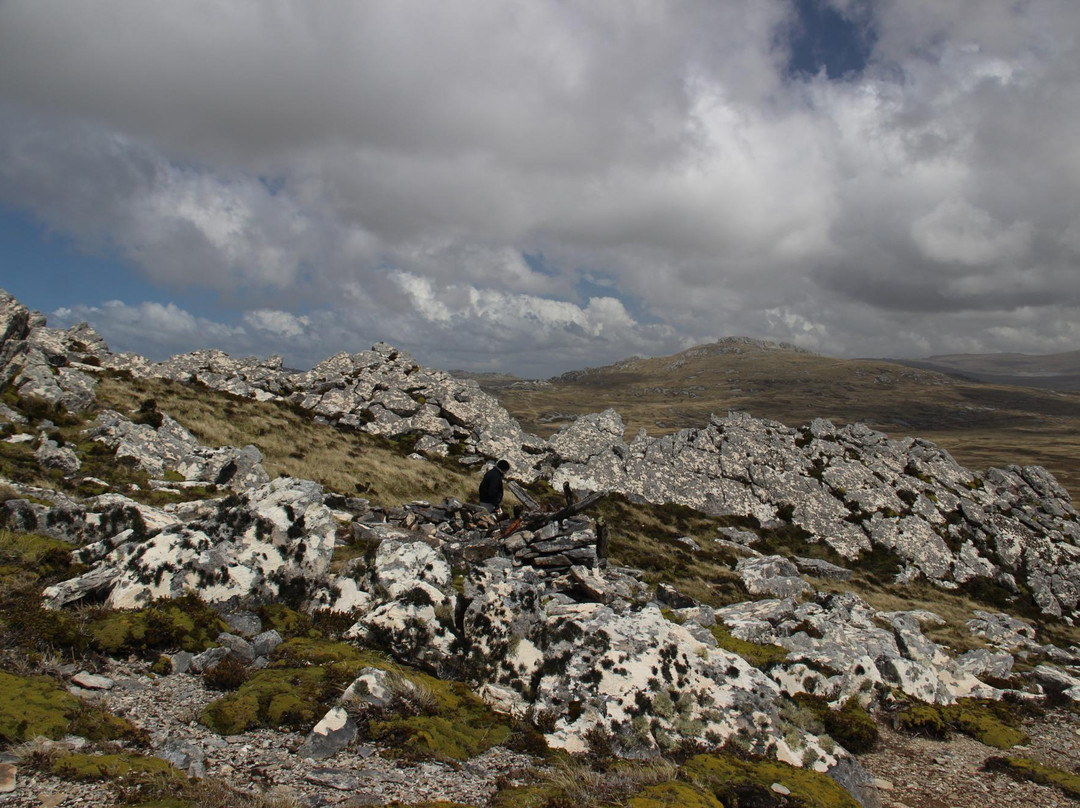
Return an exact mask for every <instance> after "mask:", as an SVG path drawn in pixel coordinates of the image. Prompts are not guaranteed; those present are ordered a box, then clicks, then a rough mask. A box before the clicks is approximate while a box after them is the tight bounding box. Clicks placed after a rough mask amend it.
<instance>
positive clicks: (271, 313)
mask: <svg viewBox="0 0 1080 808" xmlns="http://www.w3.org/2000/svg"><path fill="white" fill-rule="evenodd" d="M830 5H831V6H832V7H833V8H835V9H836V10H837V11H838V12H839V13H840V14H841V15H843V16H844V18H845V19H847V20H850V21H852V22H853V23H854V24H855V25H856V26H857V29H858V31H859V32H860V35H861V36H863V38H864V41H863V42H862V44H861V45H860V47H864V46H865V47H868V48H869V50H868V51H867V52H866V53H860V54H859V55H860V59H859V62H858V63H859V64H862V65H863V67H862V70H861V72H851V73H845V74H844V75H843V77H842V78H841V79H838V80H830V78H829V77H828V71H824V70H819V71H818V72H817V73H809V74H800V75H798V76H794V77H793V76H791V75H790V71H789V70H788V59H789V56H790V52H789V51H790V46H791V40H790V37H791V35H792V32H793V31H794V30H795V27H796V25H797V21H798V17H797V14H796V11H795V7H794V5H793V4H792V3H791V2H788V0H736V1H735V2H728V3H715V2H708V1H707V0H686V1H685V2H680V3H665V2H659V0H657V1H656V2H653V1H652V0H642V1H641V2H635V3H632V4H626V3H624V2H615V0H610V1H608V0H589V2H584V1H583V2H547V1H545V0H536V1H535V2H528V3H514V4H502V3H485V2H469V1H468V0H460V2H453V3H441V4H434V5H433V4H429V3H420V2H410V1H409V0H393V1H392V2H391V1H390V0H387V2H366V3H362V4H353V3H345V2H327V3H319V4H311V3H303V2H280V3H273V4H268V3H263V2H257V1H256V0H238V1H237V2H233V3H230V4H228V5H226V6H204V5H201V4H183V3H178V4H163V3H147V2H142V1H141V0H102V2H100V3H95V4H94V5H93V6H82V5H76V6H72V5H71V4H69V3H62V2H60V0H33V1H32V2H31V1H30V0H7V2H5V3H2V4H0V202H2V203H4V204H6V205H8V206H12V207H16V208H19V209H24V210H29V211H32V212H33V213H34V215H35V216H36V217H37V218H39V219H40V220H41V221H43V222H44V223H46V225H47V226H48V227H50V228H52V229H54V230H57V231H59V232H61V233H64V234H67V235H71V236H72V237H74V238H75V239H76V240H77V241H78V242H79V243H80V244H82V245H84V246H89V247H90V248H95V247H100V246H102V245H104V246H106V247H108V248H109V249H111V250H115V251H116V252H117V253H119V254H120V255H122V256H123V257H124V258H125V259H126V260H128V261H129V262H130V263H131V265H132V266H133V267H135V268H136V270H137V271H138V272H139V273H140V274H141V275H143V276H144V277H145V278H147V279H148V280H150V281H152V282H154V283H156V284H159V285H160V286H161V287H162V289H163V290H164V291H163V294H162V299H167V295H168V291H169V290H174V289H180V288H191V289H195V290H205V291H209V292H211V293H213V294H214V295H215V296H216V302H217V304H218V308H217V311H218V312H221V311H223V310H226V309H227V310H229V311H230V312H231V313H230V314H229V315H224V314H223V315H221V316H220V317H219V319H223V320H229V321H230V322H231V323H232V325H220V328H221V329H224V330H219V331H214V330H213V329H211V330H210V331H208V332H205V333H199V334H196V333H194V332H184V331H183V330H182V329H179V328H176V329H174V330H172V331H167V332H165V333H167V334H170V335H172V337H170V338H171V339H173V343H172V344H175V345H176V346H177V347H182V346H185V345H189V344H190V345H192V346H194V342H193V340H195V339H197V338H198V339H203V340H204V341H205V339H206V337H207V335H208V334H212V335H215V336H216V337H220V339H221V340H222V341H223V342H222V343H221V347H225V348H226V349H229V350H231V351H235V350H240V348H239V346H241V345H250V346H251V348H253V349H257V347H258V344H257V342H254V341H252V340H254V336H253V335H256V334H258V335H261V338H263V339H267V340H272V339H277V338H280V339H282V340H285V341H286V342H287V341H288V340H291V341H293V342H294V343H297V342H303V343H304V345H303V346H297V345H294V346H293V347H292V348H291V350H292V351H293V352H294V354H297V357H296V358H294V359H292V360H290V361H299V356H298V355H299V354H300V353H303V355H304V356H305V357H311V355H312V354H314V352H315V351H316V349H317V348H322V347H325V348H326V349H327V352H328V353H332V352H334V351H337V350H358V349H360V348H362V347H367V345H370V344H371V342H374V341H377V340H379V339H387V340H390V341H395V342H397V343H399V344H401V346H402V347H405V348H408V349H410V350H412V351H413V352H414V353H415V354H417V355H418V356H419V357H420V358H422V359H425V361H426V360H427V357H431V358H432V359H431V361H433V362H434V361H435V358H436V357H437V358H438V360H437V361H438V363H440V364H443V365H445V366H455V365H456V366H472V365H475V366H481V365H482V366H483V367H499V366H500V363H503V364H502V367H505V368H506V369H511V370H519V371H522V372H524V370H523V369H524V368H525V367H528V368H532V369H533V370H535V371H540V372H545V371H546V372H556V371H560V370H565V369H568V368H570V367H574V366H580V365H581V364H598V363H600V362H601V361H608V360H613V359H618V358H620V357H622V356H626V355H629V354H632V353H646V354H648V353H658V352H663V351H667V350H673V349H676V348H678V347H681V346H683V345H687V344H692V343H694V342H698V341H705V340H708V339H712V338H716V337H721V336H726V335H730V334H747V335H750V336H757V337H763V338H770V339H778V340H788V341H795V342H797V343H799V344H802V345H805V346H806V347H811V348H814V349H816V350H822V351H827V352H831V353H836V354H840V355H865V354H866V353H867V352H869V351H870V349H871V347H872V346H876V347H875V348H874V350H877V351H880V352H883V353H890V354H893V355H904V354H909V355H918V354H923V353H927V352H931V353H939V352H945V351H947V350H954V349H955V347H956V346H959V345H965V346H971V348H970V349H973V350H977V349H979V346H983V348H985V349H987V350H989V349H1015V350H1028V351H1040V350H1059V349H1062V348H1061V346H1062V345H1063V344H1064V341H1065V340H1067V339H1068V338H1070V335H1073V336H1075V335H1074V334H1073V332H1072V331H1071V329H1070V328H1069V327H1068V326H1067V324H1068V323H1071V322H1078V321H1080V310H1078V307H1080V274H1078V273H1076V271H1075V267H1076V262H1077V260H1078V258H1080V247H1078V245H1080V236H1078V235H1077V234H1078V233H1080V220H1078V219H1077V217H1076V215H1075V212H1074V211H1075V199H1076V198H1077V192H1078V191H1080V152H1078V150H1077V148H1076V146H1075V143H1074V140H1075V137H1074V133H1075V132H1076V131H1077V129H1078V128H1080V54H1078V53H1077V47H1078V46H1077V43H1078V42H1080V37H1078V36H1077V34H1078V33H1080V6H1077V5H1076V4H1075V3H1073V2H1070V0H1029V2H1025V3H1022V4H1016V3H1013V2H1011V1H1009V0H957V2H955V3H946V4H942V3H940V2H932V1H931V0H910V2H909V1H908V0H905V2H902V3H901V2H881V3H867V2H863V0H831V2H830ZM864 56H865V64H863V61H864V60H863V58H862V57H864ZM526 256H532V257H535V256H542V258H543V260H542V262H537V261H536V260H531V259H528V258H526ZM595 279H601V280H602V281H603V283H604V286H603V289H602V290H600V291H598V288H597V285H596V283H595ZM103 295H107V296H109V297H114V298H121V299H123V298H124V297H125V296H124V294H123V293H122V290H116V289H110V290H108V291H107V292H103ZM102 299H106V298H105V297H104V296H103V298H102ZM31 303H32V304H34V302H33V301H31ZM107 309H108V307H107V306H105V305H99V306H97V308H96V309H94V314H95V316H97V317H106V313H107ZM130 310H131V311H136V310H138V311H142V308H141V307H140V306H137V305H135V304H132V305H131V306H130ZM108 311H109V312H111V314H110V315H109V316H110V317H112V318H113V319H111V320H110V322H114V321H115V323H116V327H117V328H120V327H121V318H120V316H119V315H120V314H121V313H122V312H121V311H120V310H111V309H109V310H108ZM1032 313H1035V314H1034V315H1033V314H1032ZM1039 313H1041V316H1039ZM215 316H217V315H215ZM140 317H142V318H143V321H145V322H147V323H149V322H151V321H152V317H151V315H150V314H149V313H145V314H144V315H140ZM136 321H138V318H136ZM133 322H134V321H133ZM1055 323H1056V324H1057V326H1058V327H1056V328H1055V327H1052V324H1055ZM131 328H134V325H132V326H131ZM185 333H187V334H188V336H186V337H185V336H184V335H185ZM184 339H188V340H189V341H190V342H187V343H185V342H184V341H183V340H184ZM162 340H164V337H162ZM245 340H249V342H245ZM334 340H336V341H338V344H337V345H332V344H331V342H332V341H334ZM1074 347H1075V346H1074ZM244 350H248V348H245V349H244ZM311 358H312V359H313V360H314V359H318V358H321V357H318V356H314V357H311ZM530 372H531V371H530Z"/></svg>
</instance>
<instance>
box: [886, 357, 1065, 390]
mask: <svg viewBox="0 0 1080 808" xmlns="http://www.w3.org/2000/svg"><path fill="white" fill-rule="evenodd" d="M895 361H896V362H898V363H899V364H903V365H907V366H909V367H917V368H923V369H926V370H936V371H940V372H942V373H952V374H961V375H963V376H966V377H968V378H971V379H977V380H978V381H984V382H994V383H996V384H1011V385H1021V386H1024V387H1040V388H1045V389H1049V390H1080V351H1067V352H1065V353H1057V354H1044V355H1032V354H1020V353H995V354H947V355H943V356H929V357H927V358H926V359H914V360H906V359H900V360H895Z"/></svg>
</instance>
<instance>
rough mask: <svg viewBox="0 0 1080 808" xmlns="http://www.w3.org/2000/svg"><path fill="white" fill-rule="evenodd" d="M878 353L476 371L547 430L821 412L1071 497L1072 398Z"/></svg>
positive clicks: (662, 428) (762, 353)
mask: <svg viewBox="0 0 1080 808" xmlns="http://www.w3.org/2000/svg"><path fill="white" fill-rule="evenodd" d="M942 370H948V369H947V368H944V367H942V368H926V367H909V366H905V365H904V364H900V363H897V362H893V361H887V360H854V359H834V358H830V357H824V356H818V355H815V354H811V353H808V352H806V351H801V350H797V349H795V348H794V347H793V346H790V345H784V344H776V343H762V342H758V341H755V340H748V339H745V338H731V339H727V340H722V341H720V342H718V343H714V344H711V345H701V346H698V347H696V348H692V349H690V350H687V351H683V352H682V353H678V354H675V355H674V356H666V357H654V358H651V359H640V358H633V359H628V360H625V361H623V362H618V363H616V364H614V365H610V366H608V367H601V368H590V369H588V370H584V371H574V372H572V373H568V374H564V375H563V376H560V377H557V378H554V379H548V380H546V381H533V382H528V381H522V380H518V381H517V382H510V381H508V380H506V379H497V378H486V377H481V378H480V383H481V385H482V386H483V387H484V389H485V390H487V391H488V392H490V393H492V394H493V395H495V396H496V397H497V398H498V399H499V402H500V403H501V404H502V405H503V406H504V407H506V408H507V410H508V411H509V412H510V413H511V414H512V415H513V416H514V417H515V418H516V419H517V420H518V421H519V422H520V423H521V424H522V425H523V426H524V427H525V428H526V429H528V430H530V431H533V432H536V433H537V434H539V435H543V436H545V437H550V435H551V434H553V433H554V432H555V431H556V430H557V429H558V428H560V427H562V426H566V425H567V424H569V423H570V422H571V421H573V420H574V419H575V418H577V417H578V416H581V415H587V414H590V413H593V412H597V411H599V410H603V409H607V408H613V409H615V410H617V411H618V413H619V415H620V416H621V417H622V418H623V420H624V422H625V423H626V424H627V426H628V428H629V429H630V431H631V435H632V434H633V433H634V432H637V430H638V429H640V428H644V429H645V430H646V431H647V432H648V433H649V434H650V435H663V434H668V433H671V432H675V431H678V430H679V429H694V428H696V427H699V426H701V425H702V424H704V423H707V422H708V420H709V417H710V416H711V415H712V414H714V413H716V414H723V413H726V412H729V411H733V410H734V411H739V412H746V413H749V414H750V415H753V416H754V417H756V418H763V419H767V420H773V421H780V422H781V423H785V424H788V425H791V426H795V425H798V424H807V423H810V422H811V421H813V420H814V419H815V418H825V419H828V420H831V421H833V422H834V423H837V424H845V423H865V424H866V425H868V426H870V427H871V428H873V429H876V430H878V431H880V432H884V433H885V434H887V435H889V436H890V437H892V438H903V437H906V436H909V435H915V436H918V437H921V438H923V439H926V440H932V441H934V442H935V443H937V444H938V445H939V446H941V447H943V448H945V449H947V450H948V451H949V452H950V453H951V454H952V455H953V456H954V457H956V458H957V459H958V460H959V461H960V462H961V463H963V464H964V465H966V466H968V467H970V468H974V469H981V468H984V467H986V466H1004V465H1009V464H1012V463H1016V464H1019V465H1038V466H1044V467H1045V468H1047V469H1049V470H1050V471H1051V472H1052V473H1053V474H1054V476H1055V477H1056V478H1057V479H1058V481H1059V482H1060V483H1061V484H1062V485H1063V486H1064V487H1065V488H1066V489H1068V490H1069V491H1070V492H1071V493H1072V494H1073V496H1074V497H1075V496H1077V495H1078V494H1080V460H1078V458H1080V394H1078V393H1076V392H1060V391H1058V390H1038V389H1033V388H1032V387H1030V386H1027V387H1021V386H1016V385H1019V384H1025V383H1030V381H1031V379H1030V378H1029V379H1027V380H1026V381H1024V380H1019V379H1012V380H1006V379H1003V378H999V379H995V380H993V381H994V383H983V382H979V381H976V380H975V379H973V378H958V377H956V376H955V375H946V374H945V373H942V372H940V371H942Z"/></svg>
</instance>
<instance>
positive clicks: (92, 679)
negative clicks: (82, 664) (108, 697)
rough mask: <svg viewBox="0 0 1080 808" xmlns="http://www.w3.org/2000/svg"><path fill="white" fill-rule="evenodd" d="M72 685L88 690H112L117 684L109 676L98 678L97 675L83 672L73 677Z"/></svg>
mask: <svg viewBox="0 0 1080 808" xmlns="http://www.w3.org/2000/svg"><path fill="white" fill-rule="evenodd" d="M71 683H72V684H74V685H78V686H79V687H81V688H84V689H86V690H112V689H113V686H114V685H115V684H116V683H115V682H114V681H113V680H112V679H110V678H109V677H108V676H98V675H97V674H96V673H88V672H87V671H82V672H81V673H77V674H75V675H74V676H72V677H71Z"/></svg>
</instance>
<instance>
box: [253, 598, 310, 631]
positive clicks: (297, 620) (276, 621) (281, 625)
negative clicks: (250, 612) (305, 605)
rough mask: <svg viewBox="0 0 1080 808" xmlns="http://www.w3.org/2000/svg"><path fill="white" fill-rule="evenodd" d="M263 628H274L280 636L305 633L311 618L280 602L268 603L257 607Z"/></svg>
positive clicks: (308, 628)
mask: <svg viewBox="0 0 1080 808" xmlns="http://www.w3.org/2000/svg"><path fill="white" fill-rule="evenodd" d="M259 618H260V619H261V620H262V624H263V629H265V630H267V631H269V630H270V629H274V630H275V631H276V632H277V633H278V634H280V635H281V636H282V637H295V636H297V635H299V634H306V633H307V632H308V631H309V630H310V629H311V618H310V617H308V616H307V615H304V614H300V612H297V611H295V610H293V609H290V608H289V607H288V606H286V605H284V604H282V603H268V604H266V605H265V606H263V607H261V608H260V609H259Z"/></svg>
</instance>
